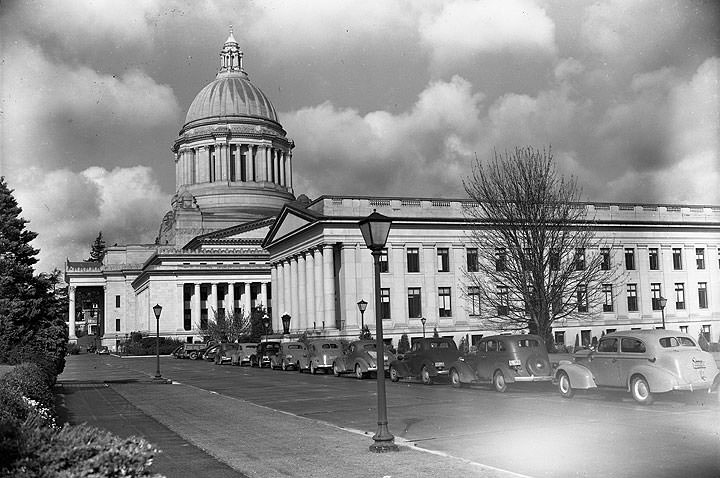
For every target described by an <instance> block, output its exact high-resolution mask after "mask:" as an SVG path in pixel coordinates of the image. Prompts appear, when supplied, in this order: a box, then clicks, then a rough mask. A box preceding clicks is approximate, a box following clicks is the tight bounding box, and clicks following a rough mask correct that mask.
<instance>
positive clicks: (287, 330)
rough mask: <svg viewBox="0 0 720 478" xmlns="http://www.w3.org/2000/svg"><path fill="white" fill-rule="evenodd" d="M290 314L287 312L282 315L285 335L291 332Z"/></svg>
mask: <svg viewBox="0 0 720 478" xmlns="http://www.w3.org/2000/svg"><path fill="white" fill-rule="evenodd" d="M290 318H291V317H290V314H288V313H285V314H283V316H282V317H281V319H282V326H283V335H289V334H290Z"/></svg>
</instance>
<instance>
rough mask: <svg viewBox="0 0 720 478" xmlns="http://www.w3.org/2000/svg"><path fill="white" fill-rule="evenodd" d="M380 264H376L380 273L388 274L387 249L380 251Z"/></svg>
mask: <svg viewBox="0 0 720 478" xmlns="http://www.w3.org/2000/svg"><path fill="white" fill-rule="evenodd" d="M379 262H380V263H379V264H378V266H379V269H380V272H388V270H389V268H388V250H387V248H385V249H382V250H381V251H380V261H379Z"/></svg>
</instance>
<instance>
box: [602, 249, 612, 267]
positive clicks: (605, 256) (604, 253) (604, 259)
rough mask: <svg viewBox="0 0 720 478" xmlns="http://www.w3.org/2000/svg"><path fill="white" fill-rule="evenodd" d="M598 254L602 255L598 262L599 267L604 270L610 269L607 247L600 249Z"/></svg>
mask: <svg viewBox="0 0 720 478" xmlns="http://www.w3.org/2000/svg"><path fill="white" fill-rule="evenodd" d="M600 256H601V257H602V262H600V269H601V270H604V271H609V270H610V249H609V248H607V247H603V248H602V249H600Z"/></svg>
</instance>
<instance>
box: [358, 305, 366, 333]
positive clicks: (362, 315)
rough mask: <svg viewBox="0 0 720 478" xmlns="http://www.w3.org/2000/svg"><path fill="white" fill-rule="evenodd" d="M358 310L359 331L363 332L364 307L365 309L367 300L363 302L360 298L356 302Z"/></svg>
mask: <svg viewBox="0 0 720 478" xmlns="http://www.w3.org/2000/svg"><path fill="white" fill-rule="evenodd" d="M357 306H358V310H359V311H360V333H361V334H362V333H363V330H365V309H367V302H365V301H364V300H363V299H360V300H359V301H358V303H357Z"/></svg>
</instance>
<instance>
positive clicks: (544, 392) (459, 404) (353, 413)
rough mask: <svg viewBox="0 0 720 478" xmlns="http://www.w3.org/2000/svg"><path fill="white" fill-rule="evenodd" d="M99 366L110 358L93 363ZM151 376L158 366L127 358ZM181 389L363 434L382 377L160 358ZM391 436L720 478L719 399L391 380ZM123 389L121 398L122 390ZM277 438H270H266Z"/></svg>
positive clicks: (498, 461)
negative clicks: (646, 399) (648, 399)
mask: <svg viewBox="0 0 720 478" xmlns="http://www.w3.org/2000/svg"><path fill="white" fill-rule="evenodd" d="M97 360H99V361H101V362H102V361H106V360H115V357H110V358H107V357H98V358H97ZM122 362H123V365H124V366H127V367H130V368H131V369H133V370H135V371H137V372H140V373H145V374H153V373H154V371H155V360H154V358H153V359H151V358H125V359H123V361H122ZM161 369H162V373H163V375H164V376H166V377H170V378H172V379H173V380H174V381H177V382H180V383H182V384H184V385H191V386H193V387H197V388H199V389H204V390H208V391H211V392H215V393H217V394H219V395H221V396H226V397H232V398H235V399H240V400H243V401H248V402H251V403H254V404H258V405H263V406H265V407H269V408H270V409H273V410H280V411H282V412H286V413H289V414H293V415H298V416H301V417H307V418H311V419H314V420H320V421H322V422H327V423H330V424H334V425H336V426H339V427H344V428H347V429H352V430H357V431H360V432H367V433H368V441H370V440H369V437H370V436H371V435H372V433H374V431H375V428H376V419H377V415H376V400H377V399H376V395H375V381H374V380H372V379H370V380H362V381H360V380H357V379H355V378H354V377H351V376H344V377H340V378H337V377H334V376H332V375H316V376H312V375H310V374H308V373H303V374H300V373H298V372H291V371H288V372H281V371H272V370H269V369H254V368H249V367H243V368H240V367H233V366H230V365H223V366H216V365H214V364H212V363H209V362H204V361H189V360H177V359H172V358H165V357H163V358H162V365H161ZM387 392H388V418H389V423H390V431H391V432H392V433H393V434H394V435H396V436H397V437H398V438H400V439H402V440H406V441H408V442H410V443H414V444H415V446H416V447H421V448H425V449H428V450H434V451H439V452H444V453H447V454H450V455H452V456H456V457H461V458H464V459H467V460H470V461H473V462H477V463H481V464H484V465H488V466H490V467H495V468H499V469H501V470H508V471H511V472H515V473H520V474H524V475H528V476H538V477H539V476H557V477H563V476H567V477H570V476H573V477H574V476H596V475H597V474H598V473H599V472H600V471H599V470H602V473H603V474H611V475H612V476H628V477H630V476H653V477H677V476H681V475H685V476H693V477H696V476H698V477H702V476H707V477H710V476H715V477H716V476H718V470H720V453H719V450H720V421H719V420H718V418H719V414H718V412H719V411H720V407H719V406H718V405H719V404H718V396H717V393H714V394H696V395H684V394H670V395H667V396H661V397H660V398H659V399H658V400H657V402H656V404H655V405H653V406H651V407H643V406H640V405H636V404H635V403H634V402H633V401H632V399H631V398H630V397H629V395H628V394H623V393H612V394H587V395H578V396H576V397H575V398H574V399H572V400H564V399H562V398H561V397H560V396H559V395H558V394H557V393H556V391H555V390H554V388H553V387H551V386H549V385H548V386H542V385H541V386H540V387H531V386H523V387H520V388H515V389H511V391H509V392H508V393H505V394H499V393H496V392H494V391H492V390H490V389H489V388H485V387H472V388H470V389H459V390H457V389H453V388H452V387H450V386H448V385H434V386H424V385H422V384H419V383H408V382H400V383H391V382H389V381H388V384H387ZM121 393H122V392H121ZM268 432H269V433H270V434H271V433H272V431H270V430H269V431H268Z"/></svg>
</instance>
